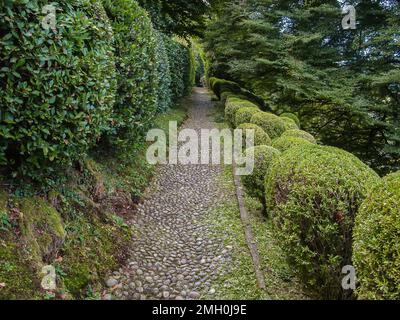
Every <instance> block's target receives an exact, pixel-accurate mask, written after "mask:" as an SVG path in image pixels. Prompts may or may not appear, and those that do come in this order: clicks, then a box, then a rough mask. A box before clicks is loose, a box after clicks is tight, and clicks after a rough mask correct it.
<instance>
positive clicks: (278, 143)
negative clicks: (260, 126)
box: [272, 135, 311, 152]
mask: <svg viewBox="0 0 400 320" xmlns="http://www.w3.org/2000/svg"><path fill="white" fill-rule="evenodd" d="M304 144H311V142H310V141H308V140H306V139H303V138H297V137H288V136H284V135H282V136H280V137H279V138H276V139H274V140H272V146H273V147H274V148H275V149H278V150H279V151H281V152H284V151H286V150H288V149H290V148H294V147H298V146H302V145H304Z"/></svg>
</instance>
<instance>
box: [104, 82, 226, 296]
mask: <svg viewBox="0 0 400 320" xmlns="http://www.w3.org/2000/svg"><path fill="white" fill-rule="evenodd" d="M188 104H189V106H190V108H189V114H188V119H187V121H186V122H185V123H184V125H183V128H190V129H196V130H200V129H202V128H214V127H215V124H214V123H213V122H212V117H211V116H210V113H211V112H212V110H211V108H212V106H213V105H212V102H211V101H210V97H209V95H208V93H207V91H206V90H205V89H201V88H196V89H195V91H194V93H193V95H192V97H191V98H190V99H189V101H188ZM221 172H222V167H221V166H215V165H214V166H213V165H179V164H178V165H162V166H159V167H158V169H157V171H156V174H155V177H154V179H153V181H152V183H151V185H150V186H149V188H148V191H147V193H146V195H145V197H144V200H143V201H142V203H140V204H139V206H138V208H137V213H135V217H134V220H133V221H132V224H133V226H134V229H135V230H136V231H135V237H134V239H133V244H132V246H131V249H130V252H129V259H128V263H127V264H126V266H125V267H122V268H121V269H120V270H118V271H115V272H114V273H113V274H112V275H111V276H110V278H109V279H108V280H107V286H109V287H110V292H111V295H112V297H113V298H117V299H177V300H182V299H200V298H205V297H207V298H212V297H213V295H214V294H216V293H215V289H214V288H213V282H214V281H215V280H216V279H217V278H218V276H219V275H221V273H224V272H226V271H227V269H228V268H229V263H230V260H231V258H230V252H231V249H232V248H231V247H230V246H225V245H224V242H223V239H222V237H223V235H221V237H216V236H215V234H213V232H212V226H209V225H207V224H206V223H204V219H202V218H203V217H204V216H205V215H207V213H209V212H210V211H211V210H213V209H214V208H215V206H216V205H218V204H219V203H221V201H222V200H223V199H224V197H226V196H227V195H226V194H224V193H226V191H224V190H222V188H219V185H218V179H219V177H220V174H221ZM111 295H108V296H109V297H111Z"/></svg>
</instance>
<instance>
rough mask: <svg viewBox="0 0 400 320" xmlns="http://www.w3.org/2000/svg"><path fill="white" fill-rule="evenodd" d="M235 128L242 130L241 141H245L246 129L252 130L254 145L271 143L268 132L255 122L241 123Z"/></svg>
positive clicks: (268, 144)
mask: <svg viewBox="0 0 400 320" xmlns="http://www.w3.org/2000/svg"><path fill="white" fill-rule="evenodd" d="M237 129H241V130H243V134H242V136H243V141H245V140H244V139H245V137H246V131H245V130H247V129H249V130H254V146H260V145H265V146H270V145H271V138H270V137H269V136H268V134H267V133H266V132H265V131H264V130H263V129H261V127H259V126H258V125H256V124H253V123H242V124H241V125H239V126H238V127H237Z"/></svg>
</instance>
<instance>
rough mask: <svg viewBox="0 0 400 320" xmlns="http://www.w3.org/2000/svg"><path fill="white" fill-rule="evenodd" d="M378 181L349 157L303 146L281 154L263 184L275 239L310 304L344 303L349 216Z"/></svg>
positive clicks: (328, 149) (351, 220) (349, 250)
mask: <svg viewBox="0 0 400 320" xmlns="http://www.w3.org/2000/svg"><path fill="white" fill-rule="evenodd" d="M378 180H379V176H378V175H377V174H376V173H375V172H374V171H373V170H372V169H370V168H369V167H368V166H366V165H365V164H364V163H362V162H361V161H360V160H359V159H358V158H356V157H355V156H353V155H352V154H350V153H348V152H346V151H343V150H340V149H337V148H333V147H322V146H318V145H314V144H304V145H302V146H301V147H295V148H292V149H290V150H288V151H286V152H284V153H282V155H281V156H280V157H279V158H278V159H277V160H276V161H274V163H273V164H272V166H271V168H270V171H269V173H268V175H267V178H266V184H265V188H266V203H267V208H268V211H269V212H270V213H271V217H272V220H273V224H274V227H275V231H276V236H277V238H278V239H279V242H280V243H281V246H282V248H283V249H284V250H285V253H286V255H287V258H288V260H289V262H290V263H291V265H292V266H293V267H294V270H295V271H296V273H297V275H298V277H299V279H300V280H301V281H302V283H303V285H304V287H305V289H306V291H308V293H309V294H310V295H312V296H313V297H314V298H327V299H328V298H329V299H337V298H347V297H349V296H350V295H351V292H350V291H348V290H346V291H344V290H343V289H342V287H341V281H342V278H343V274H342V273H341V270H342V267H343V266H345V265H351V255H352V241H351V239H352V230H353V225H354V218H355V215H356V213H357V211H358V209H359V207H360V205H361V203H362V202H363V200H364V199H365V197H366V196H367V194H368V190H369V188H370V187H371V186H372V185H374V184H375V183H376V182H377V181H378Z"/></svg>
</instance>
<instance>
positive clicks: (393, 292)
mask: <svg viewBox="0 0 400 320" xmlns="http://www.w3.org/2000/svg"><path fill="white" fill-rule="evenodd" d="M353 237H354V244H353V262H354V265H355V267H356V271H357V279H358V280H359V288H358V297H359V298H361V299H374V300H375V299H385V300H399V299H400V172H397V173H393V174H390V175H388V176H386V177H384V178H383V179H382V180H381V181H379V183H378V184H377V185H376V186H374V187H373V188H372V189H371V191H370V193H369V195H368V197H367V198H366V199H365V200H364V202H363V203H362V205H361V208H360V210H359V211H358V214H357V217H356V223H355V227H354V233H353Z"/></svg>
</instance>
